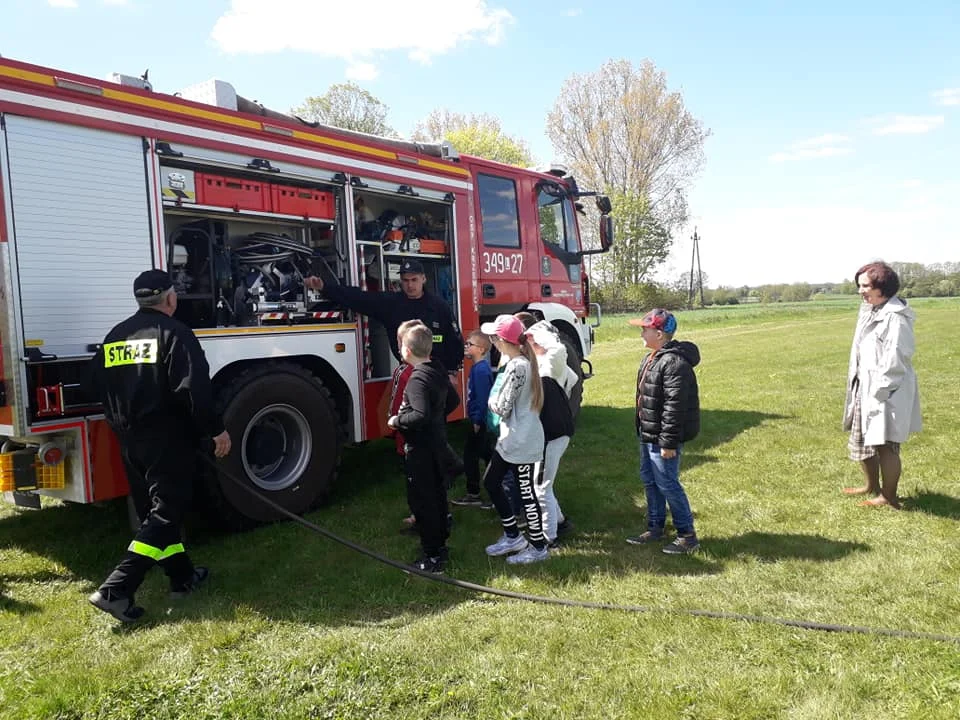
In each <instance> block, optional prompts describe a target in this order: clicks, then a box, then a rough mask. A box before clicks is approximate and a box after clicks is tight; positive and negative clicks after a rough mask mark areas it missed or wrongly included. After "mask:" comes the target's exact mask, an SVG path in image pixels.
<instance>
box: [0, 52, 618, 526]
mask: <svg viewBox="0 0 960 720" xmlns="http://www.w3.org/2000/svg"><path fill="white" fill-rule="evenodd" d="M115 77H119V78H122V80H121V82H120V83H117V82H111V81H100V80H94V79H91V78H86V77H82V76H77V75H73V74H69V73H64V72H60V71H57V70H51V69H47V68H42V67H37V66H32V65H27V64H24V63H19V62H16V61H12V60H8V59H0V363H2V364H0V376H2V387H0V442H2V447H0V490H3V491H6V492H11V493H12V494H13V499H14V500H15V501H16V502H17V503H18V504H22V505H32V506H34V507H38V506H39V495H40V494H46V495H50V496H53V497H57V498H61V499H63V500H67V501H72V502H95V501H100V500H107V499H110V498H114V497H119V496H122V495H125V494H126V492H127V484H126V476H125V473H124V469H123V465H122V461H121V458H120V455H119V449H118V446H117V442H116V438H115V437H114V436H113V433H112V431H111V430H110V429H109V427H108V426H107V424H106V422H105V419H104V416H103V413H102V410H101V408H100V406H99V405H98V404H97V401H96V399H95V398H93V397H92V396H91V395H90V393H89V390H88V388H87V387H86V382H85V379H86V375H87V371H88V366H89V361H90V358H91V357H92V355H93V353H94V352H95V350H96V348H97V344H98V343H100V342H101V341H102V339H103V337H104V335H105V334H106V332H107V331H108V330H109V329H110V328H111V327H112V326H113V325H114V324H116V323H117V322H119V321H120V320H122V319H123V318H125V317H127V316H128V315H130V314H131V313H132V312H133V311H134V310H135V309H136V305H135V303H134V300H133V296H132V289H131V288H132V281H133V278H134V277H135V276H136V275H137V274H138V273H139V272H140V271H142V270H144V269H147V268H151V267H155V268H160V269H163V270H166V271H168V272H169V273H170V276H171V279H172V282H173V284H174V287H175V288H176V291H177V295H178V309H177V317H178V318H179V319H180V320H182V321H183V322H184V323H186V324H187V325H189V326H190V327H191V328H193V329H194V332H195V333H196V335H197V337H198V338H199V339H200V342H201V345H202V346H203V348H204V352H205V354H206V356H207V359H208V362H209V364H210V369H211V375H212V378H213V381H214V387H215V391H216V393H217V401H218V403H219V406H220V409H221V410H222V412H223V415H224V420H225V424H226V426H227V429H228V430H229V431H230V433H231V436H232V438H233V445H234V449H233V452H232V453H231V455H230V456H229V457H228V458H226V459H224V460H222V461H221V462H222V463H223V467H224V468H225V469H226V470H227V471H229V473H230V474H231V475H234V476H237V477H240V478H245V479H246V480H247V481H248V482H249V483H250V485H251V486H254V487H256V488H258V489H259V490H261V491H262V492H264V493H266V494H267V495H268V497H270V498H271V499H272V500H274V502H277V503H279V504H280V505H281V506H283V507H284V508H286V509H288V510H289V511H291V512H296V513H301V512H304V511H306V510H309V509H310V508H311V507H313V506H315V505H316V504H317V503H318V502H320V501H321V500H322V499H323V498H324V497H325V496H326V494H327V493H328V491H329V489H330V487H331V483H332V482H333V480H334V478H335V476H336V470H337V466H338V463H339V458H340V450H341V446H342V444H343V443H344V442H358V441H362V440H367V439H371V438H378V437H383V436H384V435H387V434H389V429H388V428H387V427H386V417H387V414H386V404H387V402H388V400H389V394H390V387H389V385H390V383H389V378H390V375H391V373H392V370H393V369H394V368H395V367H396V363H397V361H396V359H395V358H394V357H393V355H392V353H391V351H390V344H389V338H388V337H387V334H386V330H385V329H384V327H383V326H382V325H380V324H379V323H378V322H376V321H374V320H372V319H371V318H368V317H365V316H363V315H358V314H356V313H353V312H351V311H350V310H349V309H347V308H343V307H338V306H336V305H335V304H334V303H332V302H331V301H330V300H328V299H326V298H325V297H324V296H323V295H322V294H320V293H316V292H314V291H312V290H310V289H308V288H305V287H304V284H303V279H304V277H306V276H308V275H309V274H314V273H316V272H317V271H318V269H322V270H323V271H324V272H331V273H333V274H335V275H336V276H337V278H338V280H339V281H340V282H342V283H345V284H349V285H355V286H359V287H362V288H365V289H367V290H377V291H390V290H398V289H399V282H398V281H399V268H400V264H401V263H402V261H403V260H404V259H405V258H411V257H415V258H416V259H418V260H419V261H420V262H421V263H422V264H423V266H424V268H425V270H426V275H427V288H428V289H429V291H430V292H432V293H434V294H436V295H438V296H439V297H441V298H442V299H443V300H444V301H445V302H447V303H448V304H449V305H450V308H451V309H452V311H453V313H454V317H456V318H457V320H458V322H459V324H460V326H461V328H462V329H463V330H464V331H469V330H471V329H473V328H476V327H479V324H480V323H481V322H483V321H485V320H487V319H490V318H492V317H494V316H496V315H497V314H499V313H506V312H517V311H520V310H528V311H531V312H533V313H535V314H536V315H538V316H540V317H542V318H544V319H547V320H549V321H550V322H551V323H553V324H554V326H555V327H556V328H557V330H558V332H559V333H560V336H561V338H562V339H563V342H564V344H565V345H566V347H567V351H568V362H569V363H570V365H571V366H572V367H574V368H575V369H576V370H577V372H578V373H580V375H581V377H589V375H590V374H591V372H590V365H589V362H588V361H587V359H586V358H587V356H588V355H589V353H590V350H591V346H592V342H593V327H595V325H597V324H599V307H595V309H594V310H593V313H592V315H593V317H591V313H590V309H591V308H590V301H589V280H588V278H587V276H586V274H585V273H584V268H583V256H584V255H585V254H587V253H589V252H602V251H605V250H606V249H608V248H609V247H610V243H611V242H612V221H611V220H610V215H609V213H610V210H611V208H610V204H609V201H607V200H606V198H604V197H602V196H597V197H596V205H597V208H598V210H599V218H600V228H599V230H600V233H599V236H600V244H601V247H600V248H599V249H597V250H589V251H586V250H584V248H583V246H582V241H581V237H580V230H579V224H578V214H580V213H578V210H582V206H581V204H580V201H581V199H582V198H584V197H586V196H588V195H595V193H587V192H582V191H581V190H580V189H579V188H578V187H577V185H576V182H575V181H574V180H573V178H572V177H570V176H569V175H568V174H567V173H566V172H565V171H564V170H562V169H559V168H553V169H551V170H549V171H546V172H537V171H533V170H524V169H520V168H516V167H512V166H508V165H503V164H500V163H495V162H490V161H486V160H483V159H480V158H474V157H468V156H459V155H458V154H457V153H456V151H455V150H454V149H453V148H451V147H449V146H448V145H446V144H421V143H411V142H405V141H400V140H389V139H383V138H376V137H372V136H367V135H363V134H360V133H351V132H346V131H342V130H338V129H335V128H329V127H322V126H316V125H310V124H306V123H304V122H302V121H298V120H297V119H296V118H291V117H288V116H285V115H282V114H280V113H275V112H272V111H269V110H267V109H265V108H263V107H261V106H259V105H256V104H254V103H250V102H249V101H246V100H244V99H243V98H242V97H240V96H237V95H236V94H235V92H233V90H232V87H230V86H229V85H227V84H225V83H222V82H220V81H217V83H216V84H215V86H213V87H212V90H211V88H203V87H202V86H201V87H199V88H194V91H193V93H192V96H193V97H194V99H191V93H188V92H184V93H181V94H180V95H179V96H171V95H164V94H160V93H156V92H153V91H152V89H151V88H150V87H149V86H147V85H142V86H137V85H136V84H132V85H131V84H127V83H128V82H129V81H131V79H130V78H127V77H126V76H115ZM211 103H213V104H211ZM458 382H459V385H460V390H461V395H462V394H463V391H464V383H465V374H464V373H463V372H461V373H460V375H459V380H458ZM581 388H582V384H580V385H578V388H577V390H576V394H575V397H574V398H572V402H573V404H574V405H575V409H579V404H580V396H579V392H580V391H581ZM461 417H462V415H461ZM203 487H204V492H203V495H204V496H205V497H206V499H207V501H208V504H209V506H210V507H211V508H213V509H214V512H215V513H216V514H217V515H218V516H219V517H220V518H221V519H223V520H224V521H225V522H226V523H227V524H230V525H239V524H243V523H246V522H250V521H263V520H269V519H273V517H274V514H273V511H271V510H270V509H269V508H267V507H266V506H263V505H261V504H260V503H258V501H257V500H256V499H254V498H253V497H252V496H251V495H250V494H249V493H247V492H244V491H243V489H242V488H240V487H238V486H237V485H236V484H234V483H233V482H232V481H230V480H229V478H227V477H226V476H225V475H223V474H215V473H209V477H207V478H205V481H204V483H203Z"/></svg>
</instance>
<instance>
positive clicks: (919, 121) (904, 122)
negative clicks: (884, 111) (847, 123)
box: [868, 115, 944, 135]
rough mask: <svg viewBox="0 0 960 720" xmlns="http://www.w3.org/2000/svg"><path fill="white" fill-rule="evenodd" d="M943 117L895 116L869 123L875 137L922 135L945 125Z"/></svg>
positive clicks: (876, 119) (873, 120) (880, 118)
mask: <svg viewBox="0 0 960 720" xmlns="http://www.w3.org/2000/svg"><path fill="white" fill-rule="evenodd" d="M943 121H944V117H943V115H894V116H893V117H879V118H873V119H872V120H870V121H868V124H870V125H872V126H873V134H874V135H922V134H923V133H928V132H930V131H931V130H936V129H937V128H938V127H940V126H941V125H943Z"/></svg>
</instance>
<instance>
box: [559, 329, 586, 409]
mask: <svg viewBox="0 0 960 720" xmlns="http://www.w3.org/2000/svg"><path fill="white" fill-rule="evenodd" d="M560 341H561V342H562V343H563V346H564V347H565V348H566V349H567V366H568V367H569V368H570V369H571V370H573V371H574V372H575V373H576V374H577V384H576V385H574V386H573V389H572V390H571V391H570V412H571V413H573V421H574V422H576V421H577V418H578V417H579V416H580V405H581V404H582V403H583V366H582V365H581V364H580V360H581V356H580V348H579V347H578V346H577V344H576V343H575V342H574V341H573V340H571V339H570V338H569V337H567V336H566V335H563V334H561V335H560Z"/></svg>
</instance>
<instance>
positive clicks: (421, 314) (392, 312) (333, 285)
mask: <svg viewBox="0 0 960 720" xmlns="http://www.w3.org/2000/svg"><path fill="white" fill-rule="evenodd" d="M426 282H427V276H426V273H424V270H423V264H422V263H421V262H420V261H419V260H417V259H415V258H407V259H405V260H404V261H403V263H402V264H401V265H400V286H401V288H402V290H401V291H400V292H376V291H371V290H363V289H361V288H358V287H350V286H347V285H341V284H340V283H339V282H337V279H336V277H334V276H333V274H332V273H329V272H327V273H326V277H325V278H321V277H318V276H310V277H307V278H304V285H306V286H307V287H308V288H312V289H314V290H319V291H321V292H323V294H324V295H326V296H327V297H328V298H330V299H331V300H333V301H334V302H335V303H337V304H339V305H343V306H344V307H347V308H350V309H351V310H355V311H357V312H361V313H363V314H364V315H369V316H370V317H372V318H374V319H375V320H379V321H380V322H382V323H383V325H384V327H385V328H386V330H387V337H388V338H389V340H390V350H391V352H393V356H394V357H395V358H396V359H397V360H399V361H400V363H401V365H402V364H403V358H402V357H400V349H399V348H398V347H397V329H398V328H399V327H400V324H401V323H403V322H405V321H407V320H420V321H421V322H422V323H423V324H424V325H426V326H427V327H428V328H429V329H430V332H431V334H432V335H433V352H432V353H431V354H430V359H432V360H436V361H438V362H439V363H440V364H441V365H442V366H443V368H444V370H446V372H447V375H448V376H449V378H450V384H451V385H453V384H454V378H455V377H456V374H457V371H458V370H459V368H460V365H461V364H462V363H463V337H462V336H461V334H460V327H459V326H458V325H457V321H456V319H455V318H454V317H453V312H452V311H451V310H450V306H449V305H447V304H446V303H445V302H444V301H443V300H441V299H440V298H439V297H437V296H436V295H434V294H433V293H431V292H429V291H428V290H427V289H426V287H425V285H426ZM394 392H395V393H397V394H400V395H402V393H403V388H402V387H400V388H394ZM444 455H445V456H446V457H445V460H444V465H445V466H446V468H447V482H448V483H450V484H452V483H453V480H454V478H456V477H457V476H458V475H460V474H461V473H462V472H463V461H462V460H461V459H460V457H459V456H458V455H457V453H456V452H455V451H454V450H453V448H451V447H450V445H449V444H448V445H446V449H445V450H444Z"/></svg>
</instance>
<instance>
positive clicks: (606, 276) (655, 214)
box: [291, 59, 960, 312]
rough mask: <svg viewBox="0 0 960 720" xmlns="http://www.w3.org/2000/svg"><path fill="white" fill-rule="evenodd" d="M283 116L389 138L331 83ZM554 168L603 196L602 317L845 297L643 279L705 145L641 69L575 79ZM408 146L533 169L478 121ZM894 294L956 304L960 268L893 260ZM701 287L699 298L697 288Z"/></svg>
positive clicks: (383, 116)
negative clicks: (607, 248) (610, 221)
mask: <svg viewBox="0 0 960 720" xmlns="http://www.w3.org/2000/svg"><path fill="white" fill-rule="evenodd" d="M291 112H292V113H293V114H294V115H297V116H298V117H301V118H303V119H305V120H308V121H314V122H320V123H323V124H325V125H331V126H334V127H341V128H345V129H347V130H354V131H359V132H365V133H370V134H373V135H379V136H384V137H397V136H398V133H397V132H396V130H395V129H394V128H393V127H392V126H391V124H390V120H389V112H390V109H389V107H387V105H386V104H384V103H383V102H382V101H381V100H380V99H378V98H377V97H376V96H374V95H373V94H371V93H370V92H369V91H367V90H365V89H364V88H362V87H360V86H359V85H357V84H356V83H353V82H349V83H340V84H335V85H331V86H330V87H329V88H328V89H327V91H326V92H325V93H324V94H322V95H317V96H313V97H308V98H306V99H305V100H304V102H303V103H302V104H301V105H299V106H298V107H296V108H293V109H292V110H291ZM545 132H546V135H547V137H548V138H549V139H550V142H551V144H552V147H553V152H554V154H555V157H556V159H557V160H560V161H561V162H564V163H566V164H567V165H568V167H569V168H570V170H571V172H572V174H573V175H574V177H575V178H576V179H577V182H578V184H579V186H580V187H581V188H582V189H590V190H597V191H599V192H602V193H604V194H606V195H608V196H609V197H610V198H611V201H612V204H613V213H612V214H613V217H614V232H615V237H616V242H615V244H614V246H613V249H612V250H611V252H609V253H607V254H604V255H595V256H589V257H588V264H587V271H588V273H589V274H590V278H591V281H592V288H593V297H594V299H596V300H597V301H599V302H601V303H602V304H603V305H604V306H605V307H606V309H607V310H609V311H612V312H616V311H618V310H621V311H627V312H632V311H639V310H642V309H645V308H650V307H654V306H661V307H668V308H681V307H689V306H691V305H693V306H697V305H701V304H703V305H735V304H741V303H753V302H759V303H772V302H803V301H807V300H811V299H816V298H818V297H822V296H828V295H855V294H856V292H857V288H856V285H855V283H854V281H853V279H852V278H849V279H847V280H844V281H843V282H839V283H792V284H768V285H759V286H754V287H750V286H742V287H729V286H722V285H721V286H718V287H715V288H709V287H708V285H709V280H708V278H707V276H706V273H703V274H702V275H701V276H700V277H699V278H698V279H699V282H698V283H696V285H697V292H696V294H695V295H694V296H693V297H690V288H691V287H692V285H691V283H690V274H689V273H683V274H682V275H680V277H678V278H677V279H676V280H675V281H672V282H654V281H653V280H652V278H653V277H654V276H655V274H656V273H657V271H658V270H659V269H660V267H661V266H662V265H663V263H664V262H665V261H666V259H667V257H668V256H669V255H670V251H671V248H672V246H673V242H674V236H675V233H676V232H677V231H678V230H679V229H680V228H682V227H683V226H684V225H685V224H686V223H687V221H688V219H689V211H688V207H687V197H688V192H689V190H690V188H691V186H692V183H693V182H694V180H695V179H696V177H697V176H698V174H699V173H700V171H701V170H702V168H703V164H704V161H705V155H704V145H705V142H706V140H707V139H708V138H709V136H710V131H709V130H708V129H705V128H704V126H703V123H702V122H701V121H700V120H699V119H697V118H696V117H694V116H693V115H692V114H691V113H690V112H689V111H688V110H687V108H686V106H685V104H684V99H683V96H682V94H681V93H680V92H679V91H676V90H671V89H670V88H669V87H668V85H667V77H666V74H665V73H664V72H663V71H661V70H659V69H657V67H656V65H654V63H653V62H651V61H650V60H644V61H643V62H641V63H640V64H639V65H634V64H633V63H632V62H630V61H629V60H623V59H621V60H608V61H607V62H605V63H604V64H603V65H601V66H600V67H599V68H598V69H596V70H594V71H592V72H586V73H583V74H573V75H571V76H570V77H568V78H567V79H566V81H565V82H564V83H563V85H562V87H561V90H560V93H559V95H558V96H557V99H556V101H555V102H554V104H553V107H552V108H551V110H550V111H549V112H548V113H547V116H546V118H545ZM410 139H411V140H415V141H420V142H437V141H441V140H446V141H448V142H450V143H451V144H452V145H453V146H454V147H455V148H456V149H457V151H458V152H461V153H464V154H468V155H476V156H478V157H483V158H487V159H490V160H496V161H499V162H504V163H508V164H510V165H516V166H520V167H531V166H533V165H534V164H535V161H536V158H534V157H533V155H532V153H531V150H530V147H529V145H528V144H527V143H526V142H525V141H524V140H523V138H520V137H516V136H513V135H510V134H509V133H507V132H505V131H504V129H503V126H502V124H501V122H500V120H499V119H498V118H497V117H496V116H495V115H491V114H488V113H482V114H469V113H462V112H458V111H456V110H453V109H450V108H436V109H434V110H432V111H431V112H429V113H428V114H427V115H426V116H425V117H423V118H422V119H421V120H420V121H419V122H417V124H416V126H415V127H414V129H413V131H412V134H411V137H410ZM595 212H596V211H595V209H594V208H593V206H592V204H591V203H585V204H584V213H585V214H586V215H587V216H588V217H587V218H586V219H585V220H584V221H582V222H581V223H580V230H581V234H582V240H583V244H584V247H585V248H595V247H597V246H598V245H599V240H598V238H597V237H596V228H597V227H598V223H597V222H596V217H595ZM891 264H892V265H893V266H894V268H895V269H896V270H897V272H898V274H899V275H900V278H901V282H902V285H903V287H902V289H901V293H900V294H901V295H902V296H903V297H920V296H955V295H960V263H939V264H934V265H923V264H920V263H908V262H896V263H891ZM701 284H702V286H703V292H702V301H701V292H700V290H699V286H700V285H701Z"/></svg>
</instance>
